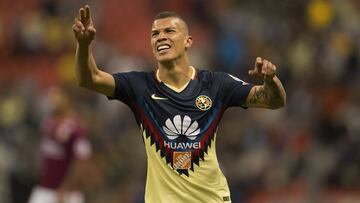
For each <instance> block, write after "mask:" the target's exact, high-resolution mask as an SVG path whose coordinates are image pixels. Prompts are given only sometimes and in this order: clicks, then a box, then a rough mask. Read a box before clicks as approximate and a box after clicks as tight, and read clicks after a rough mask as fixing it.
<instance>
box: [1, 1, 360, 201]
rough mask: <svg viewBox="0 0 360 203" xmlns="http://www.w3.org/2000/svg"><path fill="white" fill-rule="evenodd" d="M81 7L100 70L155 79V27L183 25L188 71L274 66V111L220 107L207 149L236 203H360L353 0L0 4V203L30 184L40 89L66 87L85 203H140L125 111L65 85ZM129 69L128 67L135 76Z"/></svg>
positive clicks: (138, 154)
mask: <svg viewBox="0 0 360 203" xmlns="http://www.w3.org/2000/svg"><path fill="white" fill-rule="evenodd" d="M85 3H88V4H90V6H91V8H92V11H93V15H94V16H93V17H94V19H95V24H96V28H97V33H98V34H97V36H96V40H95V43H94V45H93V49H94V54H95V58H96V59H97V62H98V65H99V67H101V68H103V69H105V70H107V71H109V72H112V73H114V72H118V71H128V70H151V69H154V67H155V64H156V63H155V61H154V60H153V58H152V54H151V49H150V46H149V45H150V43H149V42H150V38H149V36H150V26H151V22H152V18H153V16H155V14H156V13H157V12H159V11H162V10H174V11H176V12H178V13H179V14H180V15H182V16H183V17H184V18H185V19H186V20H187V21H188V22H189V25H190V32H191V33H192V35H193V37H194V46H193V47H192V49H191V51H190V57H191V63H192V64H194V66H195V67H197V68H202V69H211V70H214V71H227V72H229V73H232V74H234V75H237V76H239V77H240V78H242V79H244V80H245V81H248V82H252V83H257V81H254V80H252V79H251V78H250V77H248V76H247V71H248V69H249V68H251V67H252V65H253V63H254V61H255V57H256V56H261V57H263V58H267V59H270V60H271V61H273V62H274V64H277V68H278V71H279V77H280V78H281V80H282V81H283V83H284V86H285V89H286V91H287V96H288V99H287V106H286V107H285V108H283V109H281V110H277V111H271V110H261V109H248V110H246V111H245V110H241V109H235V108H233V109H229V110H228V111H227V113H226V114H225V116H224V118H223V120H222V123H221V127H220V129H219V136H218V141H217V151H218V157H219V160H220V162H221V165H222V169H223V172H224V173H225V175H226V176H227V178H228V181H229V184H230V189H231V191H232V195H233V197H232V200H233V202H236V203H238V202H241V203H255V202H256V203H257V202H259V203H262V202H291V203H294V202H295V203H296V202H311V203H312V202H314V203H315V202H316V203H318V202H327V203H332V202H333V203H342V202H349V203H352V202H360V74H359V72H360V70H359V65H360V64H359V61H360V58H359V57H360V52H359V47H360V46H359V45H360V1H359V0H251V1H248V0H182V1H180V0H178V1H177V0H166V1H165V0H132V1H131V2H128V1H117V0H103V1H83V0H26V1H21V0H0V64H1V65H0V71H1V72H0V202H4V203H7V202H9V203H10V202H25V201H26V198H27V195H28V193H29V191H30V189H31V187H32V186H33V184H35V182H36V180H37V177H38V164H39V158H38V154H39V142H40V138H41V136H40V133H39V125H40V121H41V120H42V119H43V118H44V116H46V114H47V112H48V111H49V109H51V103H49V102H47V101H46V99H45V96H44V95H46V91H47V89H48V88H49V87H50V86H53V85H61V86H65V88H66V89H68V90H70V93H71V95H72V99H73V103H74V109H76V110H77V111H78V113H79V114H80V116H81V117H82V119H83V120H84V122H85V124H86V125H87V127H88V131H89V132H90V139H91V142H92V144H93V148H94V157H93V158H92V159H93V167H94V169H95V170H96V171H97V172H96V173H95V174H96V176H97V177H93V179H94V180H95V181H90V182H89V184H88V185H87V187H86V188H85V191H86V194H87V199H88V201H87V202H89V203H101V202H107V203H118V202H121V203H122V202H129V203H140V202H143V193H144V183H145V177H146V176H145V173H146V155H145V150H144V149H143V146H142V145H143V144H142V139H141V137H140V134H139V132H138V129H137V127H136V125H135V121H134V119H133V118H132V115H131V112H130V111H129V110H128V108H127V107H126V106H125V105H123V104H120V103H118V102H110V101H108V100H107V99H106V98H105V97H104V96H101V95H98V94H95V93H93V92H89V91H88V90H84V89H81V88H79V87H77V86H76V85H75V83H74V70H73V65H74V52H75V41H74V39H73V33H72V30H71V25H72V23H73V19H74V17H75V16H76V14H77V10H78V8H79V7H80V6H82V5H84V4H85ZM133 67H135V68H133Z"/></svg>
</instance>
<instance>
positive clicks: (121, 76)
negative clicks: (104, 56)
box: [108, 71, 144, 105]
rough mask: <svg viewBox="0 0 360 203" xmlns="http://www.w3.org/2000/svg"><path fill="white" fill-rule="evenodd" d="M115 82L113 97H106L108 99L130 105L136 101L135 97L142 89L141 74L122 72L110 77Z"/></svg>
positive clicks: (142, 74)
mask: <svg viewBox="0 0 360 203" xmlns="http://www.w3.org/2000/svg"><path fill="white" fill-rule="evenodd" d="M112 76H113V77H114V80H115V92H114V97H108V99H110V100H112V99H117V100H119V101H122V102H124V103H125V104H127V105H130V104H131V103H132V102H133V101H136V99H137V95H139V94H141V90H142V89H143V88H141V87H143V86H142V85H143V84H142V81H144V73H143V72H136V71H131V72H122V73H115V74H113V75H112Z"/></svg>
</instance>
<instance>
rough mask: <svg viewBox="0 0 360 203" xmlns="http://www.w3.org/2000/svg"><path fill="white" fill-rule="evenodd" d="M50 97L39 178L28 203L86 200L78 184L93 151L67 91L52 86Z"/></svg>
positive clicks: (44, 126)
mask: <svg viewBox="0 0 360 203" xmlns="http://www.w3.org/2000/svg"><path fill="white" fill-rule="evenodd" d="M47 99H48V103H49V105H50V106H49V107H50V111H51V113H50V115H49V117H48V118H46V119H44V121H43V122H42V127H41V130H42V131H41V133H42V136H43V137H42V142H41V145H40V146H41V168H40V174H39V176H40V180H39V183H38V185H37V186H36V187H35V188H34V189H33V191H32V194H31V196H30V199H29V203H83V202H84V195H83V194H82V192H81V191H80V190H79V189H80V188H79V187H80V185H81V183H82V181H83V179H82V178H84V174H86V173H84V172H85V170H86V168H87V167H88V165H87V164H88V163H87V162H88V160H89V158H90V155H91V146H90V142H89V140H88V138H87V135H86V132H85V129H84V127H83V125H82V124H81V122H80V120H79V118H78V117H77V115H76V113H75V112H74V111H73V110H72V108H71V101H70V98H69V96H68V95H67V93H66V91H65V90H64V89H62V88H60V87H52V88H50V89H49V91H48V95H47Z"/></svg>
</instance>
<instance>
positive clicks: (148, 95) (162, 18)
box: [73, 6, 286, 203]
mask: <svg viewBox="0 0 360 203" xmlns="http://www.w3.org/2000/svg"><path fill="white" fill-rule="evenodd" d="M73 31H74V34H75V38H76V40H77V48H76V56H75V58H76V77H77V81H78V84H79V85H80V86H81V87H85V88H88V89H91V90H94V91H96V92H98V93H101V94H104V95H106V96H107V97H108V98H109V99H116V100H120V101H122V102H124V103H125V104H126V105H128V106H129V107H130V108H131V110H132V112H133V113H134V116H135V119H136V122H137V124H138V125H139V128H140V130H141V135H142V136H143V140H144V144H145V148H146V154H147V162H148V169H147V180H146V181H147V183H146V190H145V202H147V203H169V202H171V203H172V202H176V203H181V202H183V203H189V202H204V203H218V202H231V199H230V191H229V188H228V184H227V181H226V179H225V177H224V175H223V173H222V172H221V170H220V168H219V164H218V161H217V157H216V153H215V152H216V150H215V142H216V132H217V126H218V123H219V121H220V119H221V117H222V115H223V113H224V111H225V110H226V109H227V108H228V107H231V106H240V107H243V108H247V107H263V108H270V109H277V108H280V107H282V106H284V105H285V101H286V94H285V91H284V88H283V86H282V84H281V82H280V80H279V79H278V78H277V77H276V67H275V65H273V64H272V63H271V62H270V61H268V60H265V59H262V58H260V57H258V58H257V59H256V61H255V67H254V69H252V70H250V71H249V74H250V75H252V76H254V77H255V78H256V79H260V80H262V81H263V84H262V85H251V84H248V83H246V82H244V81H242V80H240V79H239V78H237V77H235V76H232V75H230V74H227V73H222V72H211V71H206V70H201V69H199V68H198V67H194V66H191V65H190V64H189V60H188V49H189V48H190V47H191V45H192V43H193V40H192V37H191V35H189V30H188V27H187V24H186V23H185V22H184V20H183V19H182V18H181V17H180V16H178V15H177V14H176V13H174V12H161V13H159V14H158V15H157V16H156V17H155V19H154V21H153V24H152V29H151V32H150V33H151V34H150V38H151V40H150V42H151V47H152V51H153V54H154V56H155V59H156V60H157V67H156V70H154V71H151V72H134V71H132V72H122V73H116V74H109V73H107V72H104V71H102V70H100V69H99V68H98V67H97V66H96V63H95V60H94V58H93V56H92V52H91V48H90V45H91V42H92V41H93V39H94V37H95V34H96V30H95V28H94V25H93V22H92V18H91V13H90V8H89V6H85V7H83V8H80V10H79V16H78V17H77V18H76V19H75V23H74V25H73Z"/></svg>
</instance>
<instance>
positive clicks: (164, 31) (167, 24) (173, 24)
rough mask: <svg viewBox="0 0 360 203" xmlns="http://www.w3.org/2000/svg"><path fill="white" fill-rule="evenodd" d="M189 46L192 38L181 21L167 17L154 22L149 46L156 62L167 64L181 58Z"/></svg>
mask: <svg viewBox="0 0 360 203" xmlns="http://www.w3.org/2000/svg"><path fill="white" fill-rule="evenodd" d="M191 44H192V38H191V36H189V34H188V30H187V27H186V25H185V23H184V22H183V21H182V20H181V19H179V18H176V17H168V18H163V19H158V20H155V21H154V23H153V25H152V30H151V46H152V51H153V54H154V56H155V58H156V59H157V61H159V62H167V61H172V60H176V59H178V58H181V57H183V56H184V55H185V53H186V50H187V49H188V48H189V47H190V46H191Z"/></svg>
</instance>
